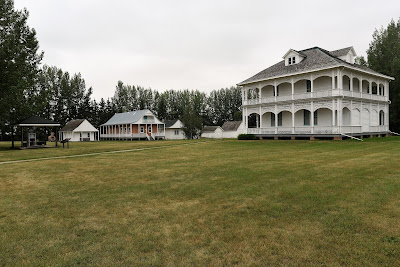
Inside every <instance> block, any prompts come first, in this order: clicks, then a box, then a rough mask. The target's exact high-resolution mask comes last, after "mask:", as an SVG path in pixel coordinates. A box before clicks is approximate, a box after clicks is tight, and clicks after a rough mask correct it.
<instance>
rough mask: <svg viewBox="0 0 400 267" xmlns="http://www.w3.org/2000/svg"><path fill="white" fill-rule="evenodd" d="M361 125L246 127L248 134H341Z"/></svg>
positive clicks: (357, 130)
mask: <svg viewBox="0 0 400 267" xmlns="http://www.w3.org/2000/svg"><path fill="white" fill-rule="evenodd" d="M374 127H379V128H374V129H375V131H376V132H384V131H387V129H388V127H387V126H374ZM361 132H362V128H361V126H341V127H339V126H314V127H311V126H295V127H281V126H278V127H263V128H248V129H247V133H249V134H342V133H347V134H348V133H353V134H354V133H361Z"/></svg>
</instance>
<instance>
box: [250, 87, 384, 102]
mask: <svg viewBox="0 0 400 267" xmlns="http://www.w3.org/2000/svg"><path fill="white" fill-rule="evenodd" d="M335 96H345V97H351V98H358V99H368V100H376V101H388V100H389V97H387V96H381V95H373V94H367V93H360V92H354V91H347V90H337V89H334V90H332V89H330V90H323V91H316V92H312V93H311V92H309V93H300V94H293V95H282V96H269V97H263V98H261V99H260V98H256V99H248V100H243V105H257V104H268V103H276V102H285V101H294V100H308V99H311V98H312V99H315V98H327V97H335Z"/></svg>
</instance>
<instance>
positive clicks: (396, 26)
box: [367, 19, 400, 132]
mask: <svg viewBox="0 0 400 267" xmlns="http://www.w3.org/2000/svg"><path fill="white" fill-rule="evenodd" d="M367 55H368V66H369V67H370V68H371V69H373V70H375V71H377V72H380V73H383V74H385V75H388V76H392V77H394V78H395V80H394V81H392V82H391V83H390V95H389V97H390V100H391V101H392V104H391V106H390V113H389V119H390V125H391V129H392V130H393V131H395V132H398V131H400V19H399V20H398V21H397V23H396V22H395V21H394V20H392V21H391V22H390V23H389V25H388V26H387V28H386V29H384V28H383V27H382V28H381V29H380V30H379V31H378V30H375V32H374V34H373V35H372V42H371V43H370V44H369V48H368V50H367Z"/></svg>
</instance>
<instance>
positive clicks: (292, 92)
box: [291, 78, 294, 100]
mask: <svg viewBox="0 0 400 267" xmlns="http://www.w3.org/2000/svg"><path fill="white" fill-rule="evenodd" d="M291 84H292V100H293V99H294V96H293V95H294V82H293V78H292V81H291Z"/></svg>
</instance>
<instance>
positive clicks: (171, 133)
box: [164, 119, 186, 140]
mask: <svg viewBox="0 0 400 267" xmlns="http://www.w3.org/2000/svg"><path fill="white" fill-rule="evenodd" d="M164 123H165V139H170V140H182V139H186V136H185V132H184V131H183V129H184V128H185V126H184V125H183V123H182V122H181V121H180V120H179V119H177V120H167V121H165V122H164Z"/></svg>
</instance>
